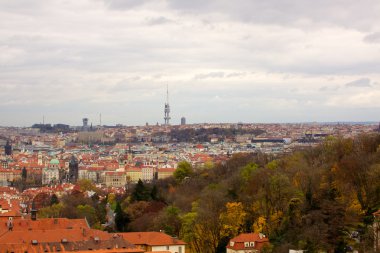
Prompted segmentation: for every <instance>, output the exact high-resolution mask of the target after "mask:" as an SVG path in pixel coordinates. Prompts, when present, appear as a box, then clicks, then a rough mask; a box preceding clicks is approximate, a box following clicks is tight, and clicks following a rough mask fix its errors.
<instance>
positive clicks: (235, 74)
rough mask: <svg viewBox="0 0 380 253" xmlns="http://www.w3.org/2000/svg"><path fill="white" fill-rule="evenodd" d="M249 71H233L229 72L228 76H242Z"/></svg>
mask: <svg viewBox="0 0 380 253" xmlns="http://www.w3.org/2000/svg"><path fill="white" fill-rule="evenodd" d="M246 75H247V73H245V72H233V73H229V74H228V75H226V77H227V78H231V77H241V76H246Z"/></svg>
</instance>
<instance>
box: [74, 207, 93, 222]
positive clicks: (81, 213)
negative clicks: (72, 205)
mask: <svg viewBox="0 0 380 253" xmlns="http://www.w3.org/2000/svg"><path fill="white" fill-rule="evenodd" d="M76 211H77V214H78V217H79V218H86V219H87V221H88V223H89V224H90V226H93V225H94V224H95V223H96V222H97V219H96V211H95V208H94V207H92V206H90V205H78V206H77V208H76Z"/></svg>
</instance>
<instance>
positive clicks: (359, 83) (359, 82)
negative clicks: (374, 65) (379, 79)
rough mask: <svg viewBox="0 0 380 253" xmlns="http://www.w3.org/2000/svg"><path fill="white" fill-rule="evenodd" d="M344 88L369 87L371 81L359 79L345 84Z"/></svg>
mask: <svg viewBox="0 0 380 253" xmlns="http://www.w3.org/2000/svg"><path fill="white" fill-rule="evenodd" d="M345 86H346V87H371V79H369V78H360V79H357V80H355V81H352V82H349V83H346V84H345Z"/></svg>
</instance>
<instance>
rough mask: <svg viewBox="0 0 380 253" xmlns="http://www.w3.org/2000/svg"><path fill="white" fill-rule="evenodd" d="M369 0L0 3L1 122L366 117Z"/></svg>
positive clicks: (374, 66)
mask: <svg viewBox="0 0 380 253" xmlns="http://www.w3.org/2000/svg"><path fill="white" fill-rule="evenodd" d="M379 11H380V3H379V2H378V1H371V0H366V1H362V2H356V1H351V0H350V1H347V2H346V3H345V5H344V6H342V4H341V2H340V1H318V2H313V3H310V2H309V1H302V0H300V1H296V2H294V1H276V0H270V1H266V2H265V4H264V3H262V1H248V0H238V1H234V2H233V3H232V2H230V1H216V0H215V1H214V0H210V1H207V2H204V1H191V2H189V1H172V0H167V1H149V0H144V1H135V0H125V1H121V0H76V1H59V0H49V1H47V0H41V1H11V2H10V1H2V0H0V15H1V17H2V22H0V66H1V68H0V88H1V94H0V115H1V118H2V121H1V123H0V125H2V126H31V125H32V124H34V123H40V122H42V118H43V116H44V117H45V122H46V123H52V124H56V123H67V124H70V125H81V119H82V118H83V117H88V118H89V119H90V121H89V122H92V123H93V124H94V125H98V121H99V120H98V119H99V114H100V113H101V114H102V124H104V125H114V124H117V123H121V124H124V125H144V124H145V122H149V123H150V124H155V123H156V122H158V123H160V124H162V123H164V120H163V106H164V104H165V94H166V86H167V85H169V87H170V109H171V112H170V117H171V124H180V119H181V117H186V120H187V121H188V123H202V122H210V123H216V122H229V123H233V122H239V121H241V122H247V123H252V122H253V123H254V122H257V123H269V122H280V123H282V122H314V121H316V122H338V121H375V122H376V121H378V118H377V115H378V114H379V109H380V108H379V105H378V104H377V101H379V100H380V73H379V69H380V50H379V48H380V17H379V16H378V15H377V13H378V12H379Z"/></svg>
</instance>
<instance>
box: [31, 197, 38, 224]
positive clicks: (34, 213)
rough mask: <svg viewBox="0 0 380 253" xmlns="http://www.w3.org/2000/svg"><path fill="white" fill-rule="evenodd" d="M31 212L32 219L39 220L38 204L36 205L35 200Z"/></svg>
mask: <svg viewBox="0 0 380 253" xmlns="http://www.w3.org/2000/svg"><path fill="white" fill-rule="evenodd" d="M30 213H31V219H32V220H37V209H36V205H35V203H34V201H33V203H32V210H31V211H30Z"/></svg>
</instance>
